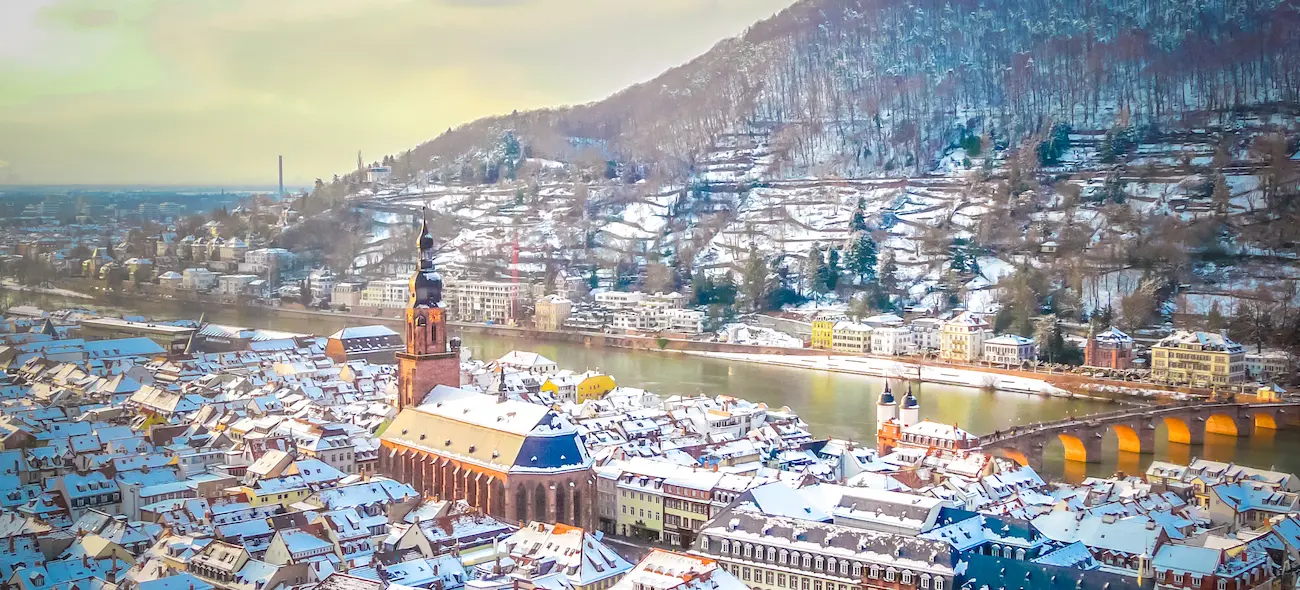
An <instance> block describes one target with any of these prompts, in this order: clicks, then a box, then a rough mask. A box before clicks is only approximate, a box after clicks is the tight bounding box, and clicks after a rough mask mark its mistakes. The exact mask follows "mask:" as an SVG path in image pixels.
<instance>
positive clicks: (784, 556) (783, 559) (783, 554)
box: [781, 549, 790, 565]
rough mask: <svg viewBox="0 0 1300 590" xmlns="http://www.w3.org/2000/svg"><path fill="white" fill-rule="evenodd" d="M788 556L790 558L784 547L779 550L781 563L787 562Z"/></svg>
mask: <svg viewBox="0 0 1300 590" xmlns="http://www.w3.org/2000/svg"><path fill="white" fill-rule="evenodd" d="M789 558H790V554H789V553H787V552H786V550H785V549H782V550H781V565H785V564H786V563H788V562H789Z"/></svg>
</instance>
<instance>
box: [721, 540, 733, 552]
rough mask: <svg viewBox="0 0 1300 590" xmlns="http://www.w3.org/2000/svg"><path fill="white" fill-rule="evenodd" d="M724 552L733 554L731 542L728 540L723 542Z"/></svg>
mask: <svg viewBox="0 0 1300 590" xmlns="http://www.w3.org/2000/svg"><path fill="white" fill-rule="evenodd" d="M722 552H723V553H731V541H729V540H727V539H723V540H722Z"/></svg>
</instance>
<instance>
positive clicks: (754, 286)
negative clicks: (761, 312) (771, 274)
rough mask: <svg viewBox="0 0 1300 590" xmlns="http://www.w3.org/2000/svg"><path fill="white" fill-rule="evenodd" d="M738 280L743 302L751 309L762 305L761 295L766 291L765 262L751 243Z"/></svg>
mask: <svg viewBox="0 0 1300 590" xmlns="http://www.w3.org/2000/svg"><path fill="white" fill-rule="evenodd" d="M740 280H741V285H740V292H741V293H742V294H743V295H744V296H745V303H746V304H748V305H749V306H750V307H751V308H753V309H759V308H760V307H762V305H763V295H764V294H765V293H766V292H767V262H765V261H764V260H763V255H762V254H760V253H759V251H758V246H757V245H755V244H753V243H751V244H750V246H749V256H748V258H746V259H745V265H744V267H743V268H742V270H741V274H740Z"/></svg>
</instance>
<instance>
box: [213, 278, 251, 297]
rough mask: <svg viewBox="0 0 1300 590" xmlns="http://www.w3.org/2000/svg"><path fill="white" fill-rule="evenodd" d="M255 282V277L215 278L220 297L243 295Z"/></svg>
mask: <svg viewBox="0 0 1300 590" xmlns="http://www.w3.org/2000/svg"><path fill="white" fill-rule="evenodd" d="M257 280H259V279H258V278H257V275H221V276H220V277H218V278H217V290H218V291H220V292H221V294H222V295H244V294H246V293H248V292H249V289H250V285H252V284H253V281H257Z"/></svg>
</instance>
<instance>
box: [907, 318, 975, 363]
mask: <svg viewBox="0 0 1300 590" xmlns="http://www.w3.org/2000/svg"><path fill="white" fill-rule="evenodd" d="M913 323H915V322H913ZM992 334H993V331H992V330H991V329H990V327H989V323H988V322H987V321H985V320H984V318H982V317H979V316H977V315H975V314H973V313H971V312H969V311H966V312H962V314H961V315H959V316H957V317H955V318H953V319H951V320H948V321H946V322H944V323H943V328H942V329H941V330H940V332H939V357H940V358H942V359H944V360H946V361H957V362H964V363H970V362H975V361H977V360H979V359H980V357H981V356H982V355H983V354H984V341H985V340H986V339H988V338H989V337H990V336H992Z"/></svg>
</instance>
